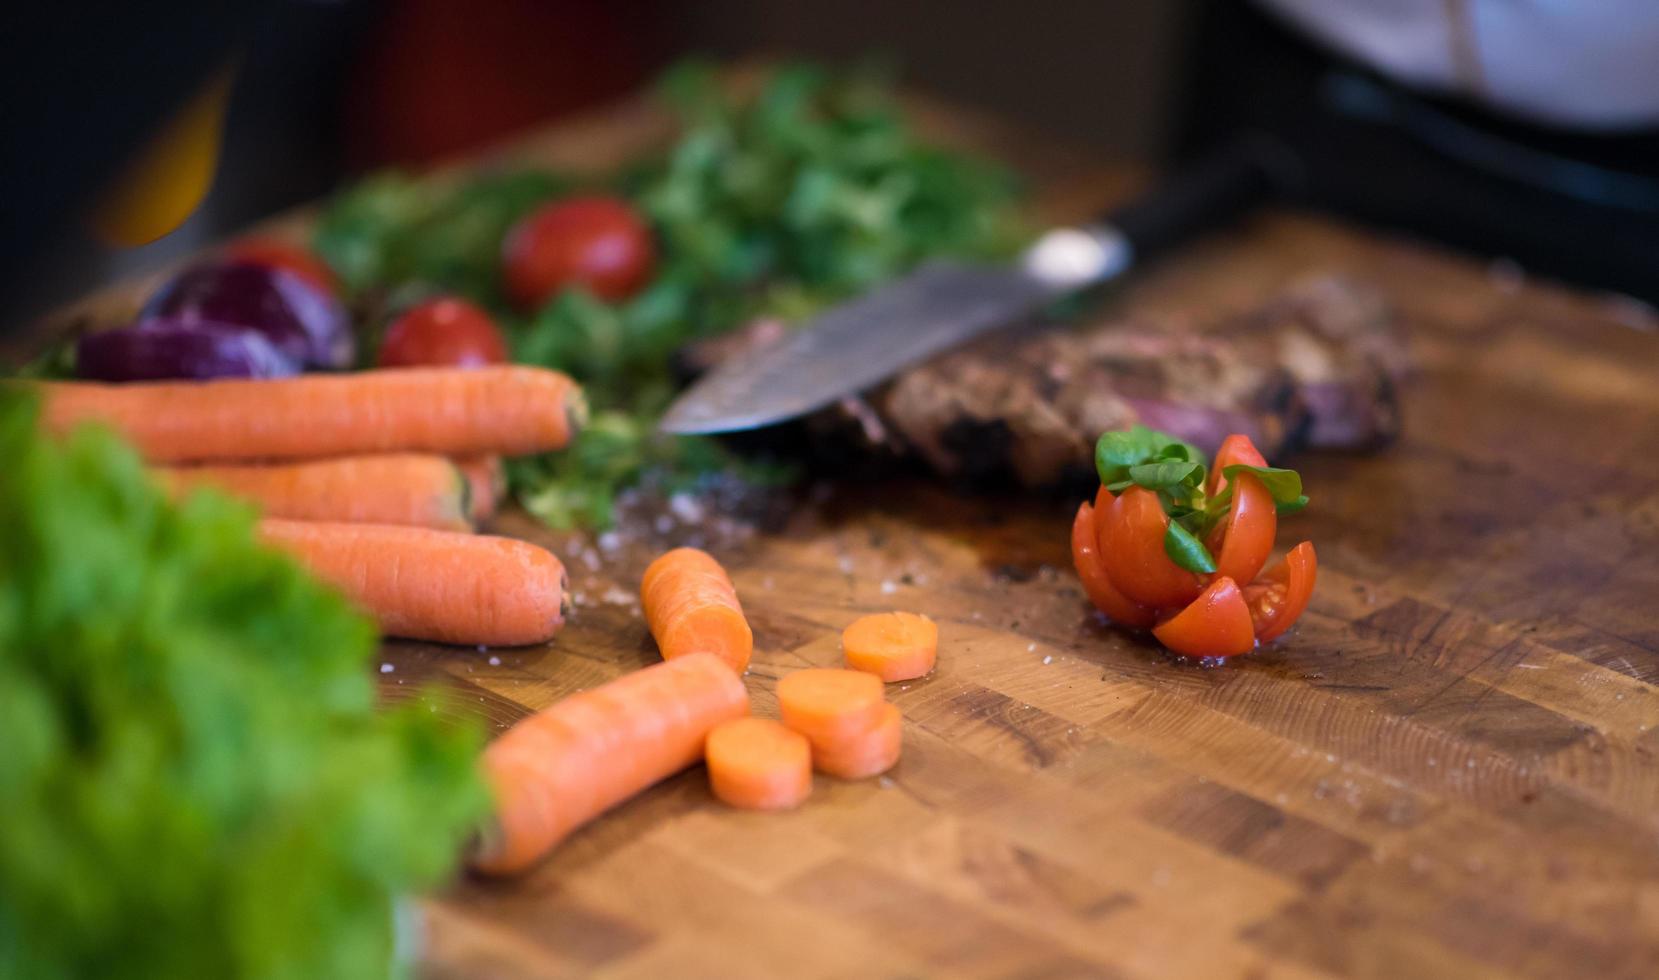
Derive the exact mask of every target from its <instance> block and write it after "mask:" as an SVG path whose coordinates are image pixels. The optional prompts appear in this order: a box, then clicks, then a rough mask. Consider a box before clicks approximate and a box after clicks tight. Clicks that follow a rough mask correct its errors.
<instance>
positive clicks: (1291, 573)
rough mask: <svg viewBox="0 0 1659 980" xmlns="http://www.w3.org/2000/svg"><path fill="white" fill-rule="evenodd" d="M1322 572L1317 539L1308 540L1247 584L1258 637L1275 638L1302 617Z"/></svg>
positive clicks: (1263, 639) (1247, 597)
mask: <svg viewBox="0 0 1659 980" xmlns="http://www.w3.org/2000/svg"><path fill="white" fill-rule="evenodd" d="M1318 576H1319V558H1318V556H1317V555H1315V554H1314V553H1313V542H1312V541H1304V542H1302V543H1301V544H1299V545H1297V546H1296V547H1294V548H1292V549H1290V552H1289V553H1288V554H1286V555H1285V556H1284V557H1283V558H1281V559H1279V560H1278V561H1276V562H1274V563H1273V567H1271V568H1269V569H1268V570H1267V571H1265V572H1263V573H1262V576H1261V578H1259V579H1257V580H1256V581H1254V582H1251V583H1250V584H1249V585H1248V586H1246V587H1245V589H1244V598H1245V602H1246V603H1247V604H1248V605H1249V607H1250V619H1251V621H1252V622H1254V623H1255V629H1256V639H1257V640H1259V641H1260V642H1262V643H1266V642H1268V641H1269V640H1272V639H1275V638H1277V637H1278V636H1280V635H1281V634H1283V633H1284V631H1285V630H1288V629H1290V627H1291V626H1292V625H1293V624H1294V623H1295V622H1296V620H1298V619H1300V618H1301V616H1302V612H1303V610H1305V609H1307V608H1308V599H1309V598H1310V597H1312V595H1313V583H1314V580H1315V579H1317V578H1318ZM1153 632H1154V633H1156V632H1157V631H1156V630H1154V631H1153Z"/></svg>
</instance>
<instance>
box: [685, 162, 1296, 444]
mask: <svg viewBox="0 0 1659 980" xmlns="http://www.w3.org/2000/svg"><path fill="white" fill-rule="evenodd" d="M1280 154H1282V150H1280V149H1279V148H1278V147H1277V146H1276V145H1274V146H1267V145H1266V144H1265V143H1264V142H1263V141H1261V140H1259V139H1257V138H1250V139H1247V140H1243V141H1241V142H1239V143H1237V144H1234V145H1232V146H1230V147H1228V148H1226V149H1225V150H1223V151H1221V152H1219V153H1217V154H1216V155H1214V156H1212V157H1210V158H1208V159H1206V160H1204V161H1203V162H1201V163H1200V164H1199V165H1198V166H1196V167H1194V168H1193V169H1191V170H1189V171H1186V172H1184V173H1182V174H1179V175H1177V176H1176V177H1175V178H1173V179H1171V180H1170V181H1169V182H1167V183H1165V184H1163V185H1162V186H1160V187H1158V188H1157V189H1155V190H1154V191H1153V192H1152V193H1150V194H1148V195H1146V196H1145V197H1142V198H1140V199H1138V200H1137V201H1135V202H1133V203H1131V204H1129V205H1128V206H1126V207H1124V208H1121V209H1119V210H1118V211H1116V212H1115V213H1113V214H1112V215H1110V216H1108V217H1107V218H1106V219H1105V220H1103V221H1101V222H1097V223H1095V224H1091V225H1085V226H1080V227H1075V228H1056V229H1052V230H1050V231H1048V232H1046V233H1045V234H1043V235H1042V236H1041V237H1040V238H1038V239H1037V241H1036V243H1035V244H1033V245H1032V246H1031V247H1030V248H1028V249H1027V250H1026V251H1025V252H1024V253H1023V254H1022V255H1021V256H1020V257H1019V259H1018V260H1017V261H1015V262H1013V263H1011V264H1008V265H987V264H970V263H962V262H946V261H939V262H930V263H926V264H924V265H922V266H919V267H918V268H917V269H916V270H915V271H913V272H911V273H910V274H909V275H907V276H904V277H901V278H899V279H897V280H895V281H893V282H891V283H889V284H887V285H885V286H882V287H880V288H878V289H876V290H874V291H872V292H870V293H868V294H866V295H865V296H862V297H860V298H857V299H854V300H851V301H849V302H847V303H843V304H841V305H839V306H836V307H834V308H832V309H830V310H828V311H826V312H824V313H823V314H820V315H819V316H817V317H815V318H813V319H811V320H809V321H808V322H807V323H806V324H804V325H803V326H801V327H800V328H799V329H798V330H796V331H794V332H792V333H791V334H790V335H789V336H787V337H785V338H784V339H783V340H781V341H779V342H777V343H775V344H771V345H769V346H766V347H763V348H760V349H758V350H753V351H749V352H747V353H745V354H742V355H739V356H737V357H734V358H732V359H731V360H729V361H727V362H725V363H723V364H720V365H718V366H717V367H715V368H714V369H713V370H711V371H709V372H708V373H707V374H705V375H704V376H703V377H702V378H700V379H698V380H697V381H696V382H695V383H694V384H693V385H692V386H691V387H690V388H689V389H687V390H686V391H685V392H684V393H683V394H681V396H680V397H679V398H678V399H677V400H676V401H675V402H674V404H673V405H672V406H670V407H669V410H668V412H667V413H666V414H665V415H664V416H663V419H662V422H661V427H662V429H663V430H664V431H666V432H671V433H677V434H682V435H693V434H713V433H719V432H737V431H741V430H745V429H756V428H760V427H762V426H766V425H771V424H774V423H778V422H783V421H787V420H789V419H792V418H796V417H798V416H801V415H805V414H807V413H809V412H812V411H815V410H817V409H820V408H823V407H825V406H828V405H832V404H834V403H835V402H837V401H839V400H840V399H842V398H845V397H847V396H848V395H852V394H855V393H857V392H860V391H864V390H866V389H868V388H870V387H872V386H874V385H877V384H879V383H880V382H882V381H884V380H886V379H887V378H889V377H891V376H892V375H894V374H896V373H897V372H899V371H900V370H902V369H904V368H906V367H909V366H911V365H913V364H917V363H919V362H921V361H924V360H926V359H927V358H929V357H932V356H933V355H936V354H939V353H942V352H944V351H946V350H949V349H951V348H953V347H956V346H958V345H959V344H961V343H963V342H965V341H967V340H969V339H971V338H973V337H976V336H979V335H980V334H983V333H985V332H986V331H988V330H992V329H995V328H997V327H1001V326H1004V325H1006V324H1008V323H1010V322H1012V321H1014V320H1016V319H1018V318H1019V317H1021V316H1023V315H1025V314H1028V313H1030V312H1032V311H1034V310H1039V309H1041V308H1043V307H1044V306H1047V305H1048V304H1049V303H1051V302H1053V301H1054V300H1056V299H1059V298H1061V297H1063V296H1067V295H1070V294H1072V293H1075V292H1078V291H1080V290H1083V289H1086V288H1089V287H1093V286H1097V285H1099V284H1101V283H1104V282H1107V281H1109V280H1111V279H1113V278H1116V277H1117V276H1120V275H1122V274H1123V273H1124V272H1125V271H1127V270H1128V269H1130V268H1131V267H1132V266H1134V265H1136V264H1137V263H1138V262H1139V261H1141V260H1143V259H1144V258H1145V257H1146V256H1147V255H1148V254H1151V253H1155V252H1158V251H1162V250H1164V249H1167V248H1170V247H1173V246H1174V245H1176V244H1179V243H1180V242H1182V241H1184V240H1185V239H1186V238H1187V237H1189V236H1190V235H1191V234H1193V233H1195V232H1197V231H1199V230H1202V229H1203V228H1206V227H1209V226H1210V225H1212V224H1215V223H1217V222H1220V221H1222V220H1224V219H1225V218H1228V217H1231V216H1232V215H1234V214H1236V213H1238V212H1239V211H1242V210H1243V209H1245V208H1246V207H1248V206H1250V205H1251V204H1254V203H1256V202H1257V201H1259V200H1261V199H1262V198H1264V197H1265V196H1266V194H1267V192H1268V191H1269V190H1270V189H1271V188H1272V187H1273V186H1274V185H1275V184H1276V183H1278V182H1279V181H1278V180H1277V178H1278V177H1279V175H1280V174H1281V173H1282V172H1283V170H1284V161H1283V160H1282V159H1281V158H1280Z"/></svg>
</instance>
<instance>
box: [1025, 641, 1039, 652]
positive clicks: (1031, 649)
mask: <svg viewBox="0 0 1659 980" xmlns="http://www.w3.org/2000/svg"><path fill="white" fill-rule="evenodd" d="M1025 652H1026V653H1036V652H1037V644H1035V643H1027V644H1026V645H1025Z"/></svg>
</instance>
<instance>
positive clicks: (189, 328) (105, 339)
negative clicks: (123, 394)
mask: <svg viewBox="0 0 1659 980" xmlns="http://www.w3.org/2000/svg"><path fill="white" fill-rule="evenodd" d="M299 371H300V366H299V364H298V363H297V362H296V361H295V360H294V359H293V358H291V357H288V356H287V355H286V354H284V353H282V352H281V351H279V350H277V349H276V347H275V346H273V345H272V344H271V342H270V340H269V339H267V338H266V336H265V335H264V334H262V333H260V332H259V331H257V330H253V329H250V328H248V327H237V326H232V325H230V324H225V323H209V322H205V321H200V320H198V321H192V322H186V323H181V322H179V321H177V320H148V321H144V322H142V323H138V324H134V325H133V326H130V327H122V328H121V329H119V330H104V331H100V332H98V333H90V334H87V335H86V336H85V337H82V338H81V339H80V341H79V342H78V343H77V344H76V345H75V373H76V374H77V375H79V376H80V377H82V378H87V379H89V380H93V381H167V380H179V379H186V380H197V381H205V380H208V379H211V378H284V377H288V376H290V375H294V374H298V373H299Z"/></svg>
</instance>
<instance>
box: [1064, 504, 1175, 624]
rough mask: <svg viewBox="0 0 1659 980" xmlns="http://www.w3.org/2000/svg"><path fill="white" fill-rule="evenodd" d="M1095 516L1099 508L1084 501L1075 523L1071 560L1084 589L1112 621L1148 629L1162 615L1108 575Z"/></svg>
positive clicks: (1072, 525)
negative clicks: (1124, 590) (1119, 588)
mask: <svg viewBox="0 0 1659 980" xmlns="http://www.w3.org/2000/svg"><path fill="white" fill-rule="evenodd" d="M1102 492H1103V493H1104V492H1105V491H1104V490H1102ZM1094 515H1095V509H1094V508H1093V507H1090V506H1089V504H1088V501H1084V502H1083V503H1081V504H1079V505H1078V507H1077V517H1076V518H1075V519H1074V520H1073V521H1072V522H1071V563H1072V565H1073V566H1075V567H1076V569H1077V577H1078V579H1079V580H1081V581H1082V583H1083V592H1084V593H1085V594H1087V595H1088V597H1089V601H1090V602H1092V603H1094V607H1095V608H1096V609H1098V610H1100V611H1101V612H1103V613H1105V614H1106V616H1107V618H1109V619H1110V620H1111V621H1112V622H1114V623H1117V624H1118V625H1119V626H1127V627H1130V628H1132V629H1145V628H1146V627H1148V626H1151V625H1152V624H1153V623H1154V622H1156V621H1157V619H1158V614H1157V613H1156V612H1154V611H1153V610H1151V609H1148V608H1147V607H1145V606H1143V605H1141V604H1140V603H1138V602H1134V601H1132V600H1131V599H1130V598H1129V597H1128V596H1126V595H1124V594H1123V593H1122V592H1119V591H1118V588H1117V586H1115V585H1113V584H1112V579H1111V577H1110V576H1108V575H1107V574H1106V565H1105V563H1104V562H1102V561H1101V560H1100V544H1099V540H1098V537H1097V535H1096V534H1095V526H1094Z"/></svg>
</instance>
